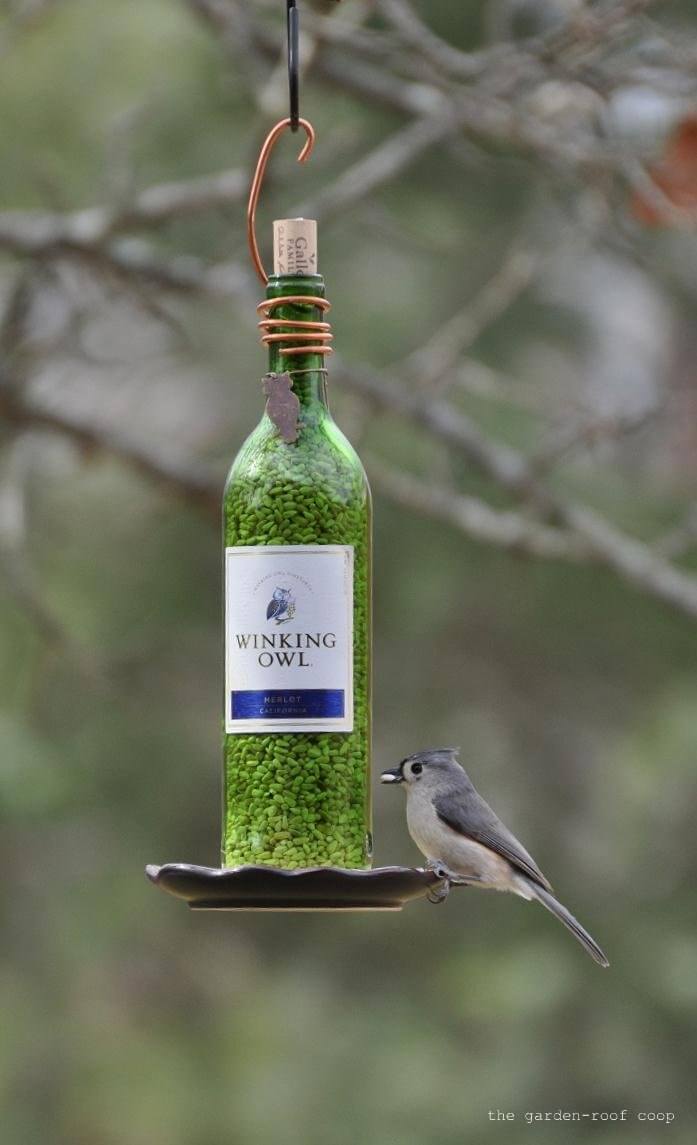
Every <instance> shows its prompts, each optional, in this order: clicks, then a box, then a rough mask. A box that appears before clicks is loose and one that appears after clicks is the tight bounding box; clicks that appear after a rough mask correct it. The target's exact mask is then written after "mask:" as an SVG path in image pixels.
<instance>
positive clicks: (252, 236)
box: [247, 119, 315, 285]
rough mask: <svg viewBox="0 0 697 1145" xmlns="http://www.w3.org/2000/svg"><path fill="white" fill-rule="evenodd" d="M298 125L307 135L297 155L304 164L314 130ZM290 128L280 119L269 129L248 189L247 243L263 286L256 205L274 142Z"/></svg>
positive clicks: (305, 122) (264, 276)
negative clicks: (256, 225) (256, 224)
mask: <svg viewBox="0 0 697 1145" xmlns="http://www.w3.org/2000/svg"><path fill="white" fill-rule="evenodd" d="M298 123H299V125H300V127H302V128H303V130H304V131H305V133H306V135H307V139H306V140H305V146H304V147H303V149H302V151H301V152H300V154H299V155H298V163H305V162H306V160H307V159H309V158H310V156H311V154H312V149H313V147H314V145H315V129H314V127H313V126H312V124H311V123H310V121H309V120H308V119H298ZM292 126H293V122H292V120H291V119H281V120H280V121H279V122H278V123H277V124H276V126H275V127H272V128H271V130H270V132H269V134H268V135H267V136H266V139H265V140H264V143H263V146H262V149H261V151H260V152H259V158H258V160H257V165H256V170H255V172H254V178H253V179H252V185H251V187H250V188H249V200H248V202H247V242H248V243H249V253H250V255H251V256H252V262H253V263H254V269H255V270H256V272H257V274H258V275H259V278H260V279H261V281H262V282H263V283H264V285H266V283H267V282H268V281H269V276H268V274H267V273H266V271H265V270H264V264H263V263H262V261H261V255H260V254H259V246H258V244H257V236H256V231H255V223H256V214H257V204H258V202H259V195H260V193H261V184H262V182H263V180H264V174H265V173H266V165H267V163H268V161H269V156H270V155H271V151H272V150H273V146H274V144H275V142H276V140H277V139H279V138H280V136H281V135H283V132H284V131H285V130H286V129H287V128H289V127H290V128H292Z"/></svg>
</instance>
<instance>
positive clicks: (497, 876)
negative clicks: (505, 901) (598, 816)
mask: <svg viewBox="0 0 697 1145" xmlns="http://www.w3.org/2000/svg"><path fill="white" fill-rule="evenodd" d="M380 779H381V782H382V783H403V784H405V789H406V793H407V825H408V827H409V834H410V835H411V837H412V839H413V840H414V842H415V843H416V845H417V847H418V848H419V850H420V851H422V852H423V854H424V855H425V856H426V858H427V859H428V865H429V867H431V868H435V869H438V868H439V867H440V868H443V869H444V872H445V874H446V877H448V878H449V879H450V881H451V882H453V883H460V884H464V885H466V886H478V887H483V888H484V889H491V890H497V891H511V892H512V893H513V894H516V895H520V896H521V897H522V898H524V899H537V901H538V902H541V903H542V905H543V906H545V907H547V910H549V911H551V913H552V914H554V915H556V917H557V918H558V919H559V921H560V922H563V923H564V926H565V927H566V928H567V930H570V931H571V933H572V934H573V936H574V938H577V939H578V941H579V942H580V943H581V945H582V946H583V947H585V949H586V950H587V951H588V953H589V954H590V956H591V958H594V959H595V961H596V962H598V963H599V964H600V965H601V966H609V965H610V963H609V962H608V960H607V958H606V957H605V955H604V954H603V952H602V950H601V949H600V947H599V946H598V944H597V942H595V941H594V940H593V939H592V938H591V936H590V934H588V932H587V931H586V930H584V929H583V927H582V926H581V924H580V922H578V921H577V920H576V919H575V918H574V916H573V915H572V914H570V913H569V911H568V910H567V909H566V907H565V906H562V904H561V903H560V902H557V900H556V899H555V898H554V896H553V895H552V893H551V891H552V888H551V886H550V884H549V882H548V881H547V879H546V878H545V876H544V875H543V874H542V871H541V870H540V868H539V867H538V866H537V863H536V862H535V860H534V859H533V858H532V857H531V856H530V855H529V854H528V852H527V851H526V850H525V848H524V847H522V846H521V844H520V843H519V842H518V840H517V839H516V838H515V836H514V835H512V834H511V832H510V831H509V830H508V829H507V828H506V827H504V825H503V823H502V822H501V820H500V819H499V818H497V816H496V815H495V814H494V812H493V811H492V810H491V807H490V806H489V804H488V803H486V802H485V801H484V800H483V799H482V797H481V795H479V794H478V793H477V792H476V791H475V789H474V787H473V785H472V783H471V781H470V778H469V776H468V775H467V773H466V772H465V770H464V768H463V767H461V766H460V764H459V763H458V761H457V748H452V747H445V748H436V749H434V750H433V751H419V752H417V753H416V754H415V755H410V756H408V757H407V758H406V759H403V760H402V762H401V763H400V765H399V767H395V768H394V769H393V770H392V771H383V773H382V775H381V776H380Z"/></svg>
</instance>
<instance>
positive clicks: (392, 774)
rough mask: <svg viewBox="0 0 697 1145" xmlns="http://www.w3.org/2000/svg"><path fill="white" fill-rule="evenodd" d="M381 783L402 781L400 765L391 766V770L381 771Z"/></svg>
mask: <svg viewBox="0 0 697 1145" xmlns="http://www.w3.org/2000/svg"><path fill="white" fill-rule="evenodd" d="M380 782H381V783H404V776H403V775H402V769H401V767H393V768H392V770H391V771H383V773H382V775H381V776H380Z"/></svg>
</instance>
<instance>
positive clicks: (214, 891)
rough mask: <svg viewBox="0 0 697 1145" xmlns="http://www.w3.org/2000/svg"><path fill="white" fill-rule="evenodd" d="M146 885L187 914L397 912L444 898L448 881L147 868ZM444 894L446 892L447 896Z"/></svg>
mask: <svg viewBox="0 0 697 1145" xmlns="http://www.w3.org/2000/svg"><path fill="white" fill-rule="evenodd" d="M145 872H146V874H147V876H148V878H149V879H150V881H151V882H153V883H155V885H156V886H158V887H160V889H161V890H163V891H166V892H167V893H168V894H171V895H175V896H176V897H177V898H181V899H184V900H185V902H187V903H188V904H189V906H190V908H191V909H192V910H325V911H335V910H347V911H349V910H401V909H402V907H403V906H404V904H405V903H407V902H411V901H412V899H418V898H424V897H425V896H429V898H430V899H431V901H439V900H440V898H441V897H445V895H444V893H443V892H444V891H445V890H446V882H447V880H446V879H445V878H443V877H441V875H440V872H439V873H436V872H434V871H427V870H423V869H422V868H420V867H376V868H375V869H373V870H370V871H361V870H358V871H357V870H347V869H345V868H342V867H304V868H300V869H298V870H292V871H285V870H280V869H279V868H278V867H251V866H246V867H232V868H216V867H198V866H194V865H193V864H191V863H165V864H164V866H162V867H157V866H153V865H150V866H148V867H146V869H145ZM446 893H447V892H446Z"/></svg>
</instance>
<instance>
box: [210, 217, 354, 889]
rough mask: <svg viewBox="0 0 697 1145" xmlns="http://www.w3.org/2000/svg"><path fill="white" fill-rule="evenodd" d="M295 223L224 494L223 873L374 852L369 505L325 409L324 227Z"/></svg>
mask: <svg viewBox="0 0 697 1145" xmlns="http://www.w3.org/2000/svg"><path fill="white" fill-rule="evenodd" d="M299 222H300V221H298V220H282V221H280V222H277V223H275V224H274V232H275V243H274V247H275V249H274V274H273V275H272V276H271V278H270V279H269V281H268V285H267V291H266V297H267V302H266V304H262V307H261V309H262V310H263V311H264V313H265V314H266V315H267V318H266V321H265V322H262V323H261V325H262V328H263V329H264V331H265V338H264V340H265V341H267V343H268V345H269V373H268V374H267V375H266V378H265V379H264V391H265V393H266V395H267V398H268V401H267V404H266V410H265V412H264V415H263V417H262V419H261V422H260V423H259V425H258V426H257V428H256V429H255V430H254V431H253V432H252V434H251V435H250V436H249V437H248V438H247V440H246V441H245V443H244V444H243V446H242V448H241V449H240V451H239V453H238V455H237V457H236V458H235V461H234V462H233V464H232V467H231V469H230V473H229V476H228V479H227V483H226V486H225V493H224V502H223V518H224V546H225V569H224V581H225V751H224V755H225V761H224V808H223V842H222V861H223V864H224V865H225V866H228V867H230V866H238V865H241V864H245V863H254V864H261V865H266V866H274V867H282V868H285V869H290V868H298V867H311V866H340V867H352V868H363V867H367V866H369V865H370V858H371V852H372V834H371V793H370V759H371V665H370V661H371V539H372V535H371V500H370V490H369V487H368V482H367V479H366V476H365V472H364V470H363V466H362V465H361V462H360V460H359V458H358V456H357V454H356V452H355V451H354V449H353V448H352V446H351V445H350V444H349V442H348V440H347V439H346V437H345V436H344V435H343V434H342V432H341V430H340V429H339V428H338V426H337V425H336V423H335V422H334V420H333V418H332V416H331V414H330V412H329V408H328V405H327V388H326V370H325V368H324V353H325V352H326V351H325V347H326V344H327V340H328V338H329V335H328V333H326V331H327V330H328V323H326V322H324V312H325V309H326V308H328V307H327V304H326V303H325V302H323V300H324V298H325V289H324V281H323V279H322V277H321V275H319V274H316V273H309V271H310V270H314V269H315V267H316V237H313V236H316V230H315V229H314V224H313V223H311V221H310V220H305V221H303V226H299V225H298V226H295V227H294V226H293V224H296V223H298V224H299ZM289 235H290V236H291V237H290V238H289V237H288V236H289ZM304 298H307V299H308V301H307V302H305V301H304ZM303 324H304V325H303ZM308 324H311V325H308ZM284 351H285V352H284Z"/></svg>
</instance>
